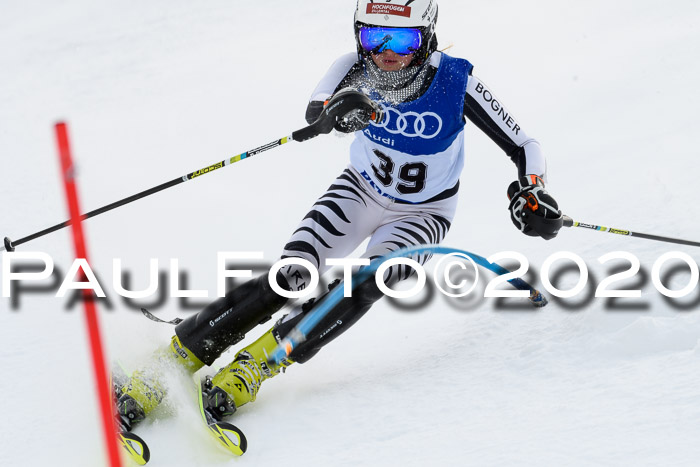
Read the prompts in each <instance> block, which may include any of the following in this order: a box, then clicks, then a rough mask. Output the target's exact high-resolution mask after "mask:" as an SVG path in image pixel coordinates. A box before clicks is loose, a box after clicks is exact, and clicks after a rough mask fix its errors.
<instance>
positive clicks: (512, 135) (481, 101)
mask: <svg viewBox="0 0 700 467" xmlns="http://www.w3.org/2000/svg"><path fill="white" fill-rule="evenodd" d="M464 116H465V117H467V118H468V119H469V120H470V121H471V122H472V123H474V124H475V125H476V126H477V127H478V128H479V129H480V130H481V131H483V132H484V133H486V135H487V136H488V137H489V138H491V140H492V141H493V142H494V143H496V144H497V145H498V146H499V147H500V148H501V149H503V151H504V152H505V153H506V154H507V155H508V156H509V157H510V158H511V160H512V161H513V162H514V163H515V165H516V166H517V168H518V176H519V177H522V176H523V175H530V174H534V175H537V176H539V177H542V178H543V179H545V180H546V178H545V176H546V172H547V165H546V162H545V158H544V155H543V154H542V150H541V149H540V144H539V143H538V142H537V140H535V139H533V138H530V137H529V136H528V135H527V134H526V133H525V131H524V130H523V129H522V127H521V126H520V124H519V123H518V121H517V120H515V118H514V117H513V116H512V115H511V113H510V112H509V111H508V110H507V109H506V108H505V107H504V106H503V104H502V103H501V101H500V100H499V99H497V98H496V96H495V95H494V94H493V93H492V92H491V90H490V89H489V88H487V87H486V85H485V84H484V83H483V82H482V81H481V80H479V78H477V77H476V76H470V77H469V81H468V83H467V93H466V95H465V97H464Z"/></svg>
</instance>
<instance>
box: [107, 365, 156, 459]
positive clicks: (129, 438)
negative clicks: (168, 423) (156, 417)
mask: <svg viewBox="0 0 700 467" xmlns="http://www.w3.org/2000/svg"><path fill="white" fill-rule="evenodd" d="M113 368H114V369H113V370H112V374H111V375H110V378H111V380H112V381H111V383H112V388H113V389H114V396H115V398H114V401H115V404H116V401H117V399H119V394H120V393H121V388H122V387H123V386H124V385H125V384H126V382H127V381H128V380H129V377H128V376H127V374H126V372H125V371H124V369H123V368H122V366H121V364H119V363H118V362H117V364H116V365H113ZM115 407H116V405H115ZM117 413H118V412H117ZM117 417H119V416H118V415H117ZM117 423H118V425H119V432H118V433H117V438H118V440H119V444H121V446H122V447H123V448H124V451H125V452H126V454H127V457H128V458H129V459H131V460H132V461H134V462H135V463H136V464H137V465H146V464H147V463H148V461H149V460H150V459H151V450H150V449H149V448H148V445H147V444H146V442H145V441H144V440H143V439H142V438H141V437H140V436H137V435H135V434H134V433H132V432H131V431H128V430H125V429H124V426H123V424H122V423H119V421H118V422H117Z"/></svg>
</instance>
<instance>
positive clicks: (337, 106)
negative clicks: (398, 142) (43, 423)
mask: <svg viewBox="0 0 700 467" xmlns="http://www.w3.org/2000/svg"><path fill="white" fill-rule="evenodd" d="M311 104H314V102H312V103H311ZM311 104H309V107H308V108H307V109H306V118H307V120H309V119H310V117H311V114H312V113H315V112H316V110H315V109H316V106H315V105H314V106H312V105H311ZM383 118H384V112H383V111H382V108H381V107H380V106H379V104H377V103H376V102H374V101H372V99H370V98H369V97H367V95H366V94H363V93H361V92H359V91H356V90H354V89H343V90H342V91H339V92H337V93H336V94H335V95H334V96H333V97H332V98H331V99H330V100H328V101H326V102H325V105H324V106H323V110H321V112H320V114H319V115H318V117H317V118H316V120H315V121H314V122H313V123H312V124H311V125H309V126H307V127H306V128H302V129H301V130H297V131H295V132H294V133H292V139H294V141H306V140H308V139H311V138H315V137H316V136H318V135H326V134H328V133H330V132H331V131H333V129H334V128H335V129H336V130H338V131H341V132H343V133H350V132H353V131H358V130H363V129H365V128H367V126H368V125H369V124H370V121H374V122H375V123H381V121H382V119H383Z"/></svg>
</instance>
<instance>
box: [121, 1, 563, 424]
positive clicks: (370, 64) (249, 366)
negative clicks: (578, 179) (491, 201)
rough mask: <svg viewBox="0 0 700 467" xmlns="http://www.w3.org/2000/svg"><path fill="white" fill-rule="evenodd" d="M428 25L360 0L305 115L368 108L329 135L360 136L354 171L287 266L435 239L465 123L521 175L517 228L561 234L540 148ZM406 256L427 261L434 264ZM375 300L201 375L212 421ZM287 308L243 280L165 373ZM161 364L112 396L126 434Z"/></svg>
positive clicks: (424, 14)
mask: <svg viewBox="0 0 700 467" xmlns="http://www.w3.org/2000/svg"><path fill="white" fill-rule="evenodd" d="M437 15H438V5H437V1H436V0H402V1H399V2H397V1H395V0H394V1H392V0H358V2H357V7H356V11H355V39H356V42H357V52H353V53H349V54H347V55H344V56H342V57H340V58H339V59H338V60H337V61H336V62H335V63H334V64H333V65H332V66H331V68H330V69H329V71H328V72H327V74H326V75H325V76H324V77H323V78H322V79H321V81H320V83H319V85H318V86H317V87H316V89H315V90H314V92H313V94H312V96H311V99H310V102H309V105H308V107H307V110H306V120H307V121H308V122H309V123H310V124H311V123H313V122H314V121H316V120H317V118H319V116H320V115H321V114H322V112H324V111H325V109H332V108H335V104H336V103H338V102H340V101H341V100H342V99H344V98H347V97H352V98H353V99H356V100H357V101H358V102H361V103H364V104H365V105H362V106H360V107H359V108H358V109H356V111H351V112H348V113H347V115H343V116H340V117H341V118H338V120H337V123H336V124H335V129H336V130H337V131H340V132H345V133H351V132H354V133H355V140H354V141H353V143H352V145H351V148H350V165H349V167H348V168H347V169H345V170H344V171H343V173H341V174H340V176H339V177H338V178H337V179H336V180H335V181H334V182H333V183H332V184H331V186H330V187H329V188H328V190H327V191H326V192H325V193H324V194H323V195H322V196H321V197H320V198H319V199H318V201H317V202H316V203H315V204H314V205H313V207H312V208H311V210H310V212H309V213H308V214H307V215H306V216H305V217H304V219H303V220H302V221H301V223H300V225H299V227H298V228H297V230H295V231H294V233H293V234H292V236H291V238H290V240H289V242H288V243H287V244H286V245H285V247H284V250H283V252H282V258H288V257H293V258H302V259H304V260H307V261H309V262H311V264H312V265H313V266H315V267H316V268H317V269H318V271H319V273H321V274H322V273H323V272H324V271H326V270H327V269H328V266H327V265H326V263H325V260H326V258H340V257H345V256H347V255H348V254H350V253H351V252H352V251H353V250H354V249H355V248H356V247H357V246H358V245H359V244H360V243H361V242H362V241H363V240H365V239H366V238H368V237H369V238H370V240H369V244H368V246H367V250H366V251H365V253H364V254H363V255H362V256H363V257H364V258H369V259H370V260H371V259H375V258H378V257H381V256H383V255H385V254H387V253H389V252H391V251H395V250H397V249H399V248H403V247H409V246H415V245H418V244H424V243H439V242H441V241H442V239H443V238H444V236H445V234H446V233H447V231H448V230H449V228H450V225H451V222H452V219H453V217H454V215H455V210H456V204H457V192H458V189H459V177H460V174H461V171H462V167H463V165H464V126H465V119H468V120H469V121H471V122H472V123H474V124H475V125H476V126H477V127H478V128H479V129H481V130H482V131H483V132H484V133H486V134H487V135H488V136H489V137H490V138H491V139H492V140H493V141H494V142H495V143H496V144H497V145H498V146H499V147H500V148H501V149H503V151H505V153H506V154H507V155H508V156H509V157H510V158H511V160H512V161H513V162H514V163H515V165H516V167H517V171H518V178H517V180H516V181H514V182H513V183H512V184H511V185H510V186H509V187H508V190H507V194H508V197H509V199H510V205H509V210H510V216H511V219H512V221H513V223H514V224H515V226H516V227H517V228H518V229H519V230H521V231H522V232H523V233H525V234H527V235H531V236H540V237H542V238H545V239H551V238H553V237H555V236H556V235H557V232H558V230H559V228H561V226H562V216H561V212H560V211H559V209H558V205H557V203H556V202H555V201H554V199H553V198H552V197H551V196H550V195H549V194H548V193H547V192H546V191H545V189H544V179H545V172H546V166H545V159H544V156H543V154H542V152H541V150H540V145H539V143H538V142H537V141H536V140H534V139H533V138H531V137H529V136H528V135H527V134H526V132H525V131H524V129H523V128H522V127H521V126H520V124H519V123H518V121H517V120H515V118H514V117H513V116H512V114H511V113H510V112H509V111H508V110H506V108H505V106H504V105H503V103H502V102H501V101H500V100H498V99H496V97H495V95H494V94H493V93H492V92H491V90H490V89H489V88H488V87H486V85H485V84H484V83H483V82H481V81H480V80H479V79H478V78H477V77H475V76H473V75H472V65H471V63H469V62H468V61H467V60H464V59H459V58H453V57H450V56H449V55H447V54H445V53H442V52H440V51H438V50H437V37H436V35H435V23H436V20H437ZM358 93H362V94H359V96H361V98H358ZM363 99H364V100H363ZM351 100H352V99H351ZM367 103H369V104H367ZM368 105H369V106H371V108H370V110H371V111H368V109H367V107H368ZM414 259H415V260H416V261H418V262H419V263H420V264H424V263H425V262H426V261H427V260H428V259H429V255H420V256H418V257H415V258H414ZM411 273H412V270H411V269H410V268H406V267H404V266H402V265H397V266H394V267H392V268H389V269H388V270H387V272H386V274H385V282H386V283H388V284H391V283H393V282H395V281H397V280H402V279H406V278H407V277H409V276H410V275H411ZM309 278H310V274H309V272H308V270H307V269H305V268H303V267H299V266H288V267H285V268H283V269H282V270H280V271H279V273H278V274H277V283H278V284H279V285H280V286H281V287H283V288H284V289H286V290H301V289H304V288H305V287H306V285H307V284H308V283H309ZM381 296H382V293H381V292H380V291H379V289H378V288H377V286H376V285H375V283H374V281H371V280H370V281H366V282H364V283H363V284H362V285H360V286H359V287H358V288H356V289H355V290H354V291H353V294H352V297H348V298H344V299H343V300H342V301H340V303H339V304H338V305H337V306H335V307H334V308H333V310H332V311H331V312H330V313H329V314H328V316H326V318H324V319H323V320H322V322H321V323H319V325H318V326H317V327H316V330H315V331H314V333H313V334H312V335H310V336H309V337H308V339H307V340H306V341H305V342H304V343H303V344H301V345H300V346H299V347H297V348H295V349H294V351H293V352H292V354H291V355H290V357H289V359H288V360H286V361H284V362H283V363H282V364H280V365H272V364H269V363H268V361H267V356H268V354H270V353H271V352H272V350H273V349H274V348H275V347H276V346H277V344H278V342H280V340H281V339H282V338H284V337H285V335H286V334H287V333H289V332H290V331H291V330H292V329H293V328H294V327H295V326H296V324H297V323H298V322H299V321H300V320H301V319H302V318H303V317H304V316H305V315H306V314H307V313H308V312H309V311H310V310H311V309H312V308H313V305H314V301H313V300H311V301H309V302H307V303H306V304H304V305H303V306H301V307H298V308H296V309H294V310H293V311H292V312H290V313H289V314H287V315H286V316H284V317H283V318H282V319H280V320H279V321H278V322H276V323H275V324H274V326H272V328H271V329H269V330H268V331H267V332H265V333H264V334H263V335H262V336H261V337H260V338H259V339H258V340H256V341H255V342H254V343H253V344H250V345H248V346H247V347H245V348H244V349H242V350H241V351H239V352H238V353H237V354H236V356H235V358H234V360H233V361H232V362H231V363H230V364H228V365H227V366H225V367H223V368H222V369H221V370H220V371H219V372H218V373H217V374H216V375H215V376H214V377H213V378H207V380H206V382H205V387H204V392H205V398H206V401H205V405H206V406H207V407H208V408H207V410H208V411H209V412H210V413H211V414H212V415H213V416H214V417H215V418H217V419H219V420H220V419H221V417H224V416H226V415H230V414H232V413H233V412H234V411H235V410H236V408H237V407H240V406H241V405H243V404H246V403H248V402H251V401H254V400H255V398H256V395H257V393H258V390H259V388H260V385H261V383H262V382H263V381H264V380H266V379H268V378H271V377H273V376H275V375H277V374H278V373H279V372H280V371H281V370H282V369H283V368H284V367H286V366H288V365H290V364H292V363H294V362H298V363H304V362H306V361H308V360H309V359H310V358H311V357H313V356H314V355H315V354H316V353H317V352H318V351H319V349H320V348H321V347H322V346H323V345H325V344H327V343H328V342H330V341H332V340H333V339H335V338H336V337H337V336H338V335H340V334H341V333H343V332H344V331H345V330H346V329H347V328H349V327H350V326H352V325H353V324H354V323H355V322H356V321H357V320H358V319H360V317H362V316H363V315H364V314H365V313H366V312H367V310H368V309H369V308H370V307H371V306H372V304H373V303H374V302H375V301H377V300H378V299H379V298H381ZM286 302H287V299H286V298H284V297H282V296H280V295H278V294H276V293H275V292H274V291H273V290H272V288H271V286H270V285H269V282H268V276H267V274H263V275H262V276H260V277H258V278H256V279H252V280H250V281H248V282H246V283H244V284H242V285H241V286H239V287H237V288H236V289H234V290H233V291H231V292H229V293H228V294H227V295H226V296H225V297H222V298H220V299H218V300H216V301H214V302H213V303H211V304H210V305H208V306H207V307H206V308H204V309H203V310H202V311H200V312H199V313H197V314H196V315H193V316H191V317H189V318H188V319H185V320H184V321H182V322H181V323H180V324H179V325H177V327H176V328H175V335H174V336H173V337H172V340H171V343H170V346H169V347H168V348H167V349H163V350H161V351H160V360H161V363H162V361H163V359H165V360H166V361H170V362H173V361H174V362H176V364H177V366H179V367H183V368H185V369H186V370H188V371H189V372H195V371H197V370H199V369H200V368H202V367H203V366H204V365H212V364H213V363H214V361H215V360H216V359H217V358H218V357H219V356H220V355H221V354H222V353H223V352H224V351H226V350H227V349H228V348H229V347H230V346H231V345H233V344H235V343H236V342H238V341H240V340H241V339H243V337H244V336H245V334H246V333H248V332H249V331H250V330H252V329H253V328H254V327H256V326H257V325H258V324H262V323H264V322H266V321H268V320H269V319H270V318H271V316H272V315H273V314H274V313H275V312H276V311H278V310H279V309H280V308H282V306H284V305H285V303H286ZM316 303H317V302H316ZM157 366H158V365H157V364H154V365H153V366H152V367H151V368H146V369H142V370H140V371H137V372H135V373H134V374H133V375H132V377H131V379H130V381H129V382H128V384H126V385H125V386H124V387H123V388H122V389H121V394H120V397H119V402H118V411H119V415H120V419H121V422H122V428H123V429H125V430H129V429H131V427H132V425H133V423H135V422H138V421H139V420H142V419H143V418H144V417H145V416H146V415H147V414H148V413H149V412H151V411H152V410H153V409H154V408H155V407H156V406H157V405H158V404H159V403H160V401H161V399H162V397H163V395H164V393H165V389H164V387H163V385H162V383H161V380H160V377H159V371H158V370H157V369H156V367H157Z"/></svg>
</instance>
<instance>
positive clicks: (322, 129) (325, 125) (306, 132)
mask: <svg viewBox="0 0 700 467" xmlns="http://www.w3.org/2000/svg"><path fill="white" fill-rule="evenodd" d="M341 110H344V109H342V108H341ZM336 117H337V115H336V114H335V113H327V112H323V113H322V114H321V116H320V117H319V119H318V120H316V121H315V122H314V123H312V124H311V125H309V126H307V127H304V128H302V129H301V130H297V131H295V132H293V133H292V134H291V136H287V137H284V138H280V139H277V140H275V141H272V142H270V143H268V144H265V145H264V146H260V147H257V148H255V149H251V150H249V151H246V152H244V153H241V154H238V155H236V156H233V157H231V158H228V159H224V160H222V161H219V162H216V163H214V164H211V165H209V166H207V167H204V168H202V169H199V170H195V171H194V172H190V173H188V174H186V175H183V176H181V177H178V178H175V179H173V180H170V181H169V182H166V183H162V184H160V185H158V186H155V187H153V188H149V189H148V190H144V191H142V192H140V193H136V194H135V195H131V196H129V197H126V198H124V199H121V200H119V201H115V202H114V203H111V204H107V205H105V206H102V207H101V208H97V209H95V210H93V211H90V212H88V213H86V214H83V215H82V216H80V218H79V219H80V222H82V221H84V220H85V219H89V218H91V217H95V216H97V215H100V214H102V213H105V212H107V211H111V210H112V209H116V208H118V207H120V206H124V205H125V204H129V203H132V202H134V201H136V200H139V199H141V198H145V197H146V196H150V195H152V194H154V193H158V192H159V191H163V190H166V189H168V188H170V187H173V186H175V185H179V184H180V183H184V182H186V181H188V180H192V179H195V178H198V177H201V176H202V175H205V174H208V173H211V172H213V171H215V170H217V169H220V168H222V167H226V166H229V165H231V164H234V163H236V162H238V161H242V160H243V159H248V158H250V157H253V156H255V155H256V154H260V153H261V152H264V151H267V150H269V149H273V148H276V147H278V146H281V145H283V144H285V143H288V142H289V141H298V142H302V141H306V140H309V139H311V138H315V137H316V136H318V135H320V134H325V133H330V131H331V130H332V129H333V126H334V125H335V121H336ZM70 223H71V221H70V220H67V221H65V222H61V223H60V224H56V225H54V226H52V227H49V228H47V229H44V230H41V231H39V232H35V233H33V234H31V235H27V236H26V237H22V238H20V239H18V240H10V238H8V237H5V241H4V243H5V244H4V246H0V251H3V250H6V251H14V250H15V247H17V246H18V245H21V244H23V243H27V242H29V241H31V240H34V239H36V238H39V237H43V236H44V235H46V234H49V233H51V232H55V231H57V230H60V229H63V228H64V227H67V226H69V225H70Z"/></svg>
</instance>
